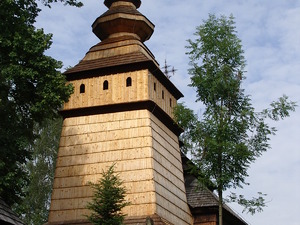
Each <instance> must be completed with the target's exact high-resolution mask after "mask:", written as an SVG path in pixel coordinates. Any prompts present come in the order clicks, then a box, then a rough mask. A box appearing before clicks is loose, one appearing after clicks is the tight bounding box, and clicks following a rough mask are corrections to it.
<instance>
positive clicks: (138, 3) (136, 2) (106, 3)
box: [104, 0, 141, 8]
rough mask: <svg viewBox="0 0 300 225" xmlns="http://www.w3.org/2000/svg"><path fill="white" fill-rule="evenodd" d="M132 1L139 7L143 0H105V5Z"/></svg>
mask: <svg viewBox="0 0 300 225" xmlns="http://www.w3.org/2000/svg"><path fill="white" fill-rule="evenodd" d="M120 1H122V2H132V3H133V4H134V5H135V7H136V8H139V7H140V6H141V0H105V1H104V5H106V6H107V7H108V8H110V6H111V5H112V4H113V3H114V2H120Z"/></svg>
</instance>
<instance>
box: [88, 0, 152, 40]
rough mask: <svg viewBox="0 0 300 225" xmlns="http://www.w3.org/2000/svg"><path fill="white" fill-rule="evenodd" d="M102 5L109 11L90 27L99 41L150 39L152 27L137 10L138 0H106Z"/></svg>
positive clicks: (139, 2)
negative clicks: (134, 38) (109, 39)
mask: <svg viewBox="0 0 300 225" xmlns="http://www.w3.org/2000/svg"><path fill="white" fill-rule="evenodd" d="M104 4H105V5H106V6H107V7H108V8H109V10H108V11H107V12H105V13H104V14H103V15H101V16H99V17H98V18H97V19H96V20H95V22H94V23H93V25H92V27H93V32H94V34H95V35H96V36H97V37H98V38H99V39H100V40H101V41H103V40H105V39H107V38H110V37H118V36H122V35H136V37H138V38H139V40H140V41H142V42H144V41H146V40H148V39H149V38H150V37H151V35H152V33H153V31H154V25H153V24H152V23H151V22H150V21H149V20H148V19H147V18H146V17H145V16H144V15H142V14H141V13H140V12H139V11H138V10H137V8H139V7H140V5H141V1H140V0H121V1H120V0H117V1H116V0H106V1H105V2H104Z"/></svg>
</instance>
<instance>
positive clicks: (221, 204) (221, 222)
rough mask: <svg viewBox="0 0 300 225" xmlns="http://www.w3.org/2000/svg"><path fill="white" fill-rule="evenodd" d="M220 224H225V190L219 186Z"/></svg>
mask: <svg viewBox="0 0 300 225" xmlns="http://www.w3.org/2000/svg"><path fill="white" fill-rule="evenodd" d="M218 195H219V225H223V191H222V189H220V188H219V190H218Z"/></svg>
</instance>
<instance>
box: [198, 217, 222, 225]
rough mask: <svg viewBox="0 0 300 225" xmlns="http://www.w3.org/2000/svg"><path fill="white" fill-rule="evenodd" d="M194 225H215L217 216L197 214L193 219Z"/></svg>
mask: <svg viewBox="0 0 300 225" xmlns="http://www.w3.org/2000/svg"><path fill="white" fill-rule="evenodd" d="M194 225H217V215H216V214H198V215H197V216H196V217H195V219H194Z"/></svg>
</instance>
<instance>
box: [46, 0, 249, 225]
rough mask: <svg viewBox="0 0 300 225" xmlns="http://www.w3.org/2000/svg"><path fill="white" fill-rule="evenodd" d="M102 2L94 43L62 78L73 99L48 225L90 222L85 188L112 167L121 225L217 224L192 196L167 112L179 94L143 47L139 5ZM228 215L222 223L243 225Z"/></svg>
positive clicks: (147, 27)
mask: <svg viewBox="0 0 300 225" xmlns="http://www.w3.org/2000/svg"><path fill="white" fill-rule="evenodd" d="M104 4H105V6H107V8H108V10H107V11H106V12H105V13H103V14H102V15H101V16H99V17H98V18H97V19H96V20H95V22H94V23H93V25H92V29H93V32H94V34H95V35H96V36H97V37H98V38H99V39H100V42H99V43H98V44H96V45H95V46H93V47H91V48H90V50H89V51H88V52H87V53H86V55H85V57H84V58H83V59H82V60H81V61H80V62H79V63H78V64H77V65H76V66H74V67H73V68H70V69H69V70H67V71H66V72H65V76H66V78H67V81H68V82H69V83H72V84H73V86H74V93H73V94H72V95H71V97H70V99H69V101H68V102H67V103H65V104H64V108H63V110H62V112H61V113H62V115H63V118H64V120H63V128H62V133H61V139H60V146H59V152H58V158H57V163H56V171H55V178H54V184H53V191H52V197H51V207H50V213H49V220H48V223H47V224H48V225H63V224H72V225H79V224H90V223H89V222H88V221H87V219H86V217H85V215H87V214H89V211H88V210H87V209H86V205H87V203H88V202H89V201H91V199H92V196H93V190H92V188H91V186H90V185H89V182H93V183H95V182H97V181H98V179H99V178H100V177H101V173H102V171H103V170H104V171H105V170H107V169H108V168H109V167H110V166H111V165H113V164H114V163H116V164H115V171H116V172H117V173H118V174H119V176H120V179H121V180H122V181H123V182H124V187H125V188H126V190H127V196H126V200H127V201H129V202H130V203H131V204H130V205H129V206H126V207H125V208H124V213H125V214H127V217H126V219H125V221H124V223H125V224H131V225H137V224H149V221H150V223H151V224H154V225H165V224H168V225H171V224H173V225H192V224H197V225H198V224H201V225H215V224H217V221H216V219H215V217H214V215H215V213H216V211H215V210H214V205H213V204H211V205H209V204H207V205H204V206H205V207H202V206H203V205H202V203H201V199H198V198H199V197H200V198H201V196H202V197H203V195H205V194H203V192H201V193H200V192H199V191H198V192H197V191H196V189H195V188H194V184H195V182H194V180H195V178H193V177H190V176H189V175H188V173H187V172H186V171H185V170H184V162H185V161H186V158H182V155H181V152H180V148H179V141H178V136H179V135H180V133H181V132H182V130H181V128H180V127H178V126H177V125H176V123H175V122H174V120H173V112H172V109H173V107H174V106H175V105H176V103H177V100H178V99H179V98H181V97H183V94H182V93H181V92H180V91H179V90H178V89H177V88H176V87H175V85H174V84H173V83H172V82H171V81H170V80H169V79H168V78H167V77H166V76H165V74H164V73H163V72H162V71H161V69H160V67H159V64H158V63H157V62H156V60H155V57H154V56H153V54H152V53H151V51H150V50H149V49H148V48H147V47H146V45H145V44H144V42H145V41H147V40H148V39H149V38H150V37H151V35H152V33H153V31H154V24H152V23H151V21H149V20H148V19H147V18H146V17H145V16H144V15H142V14H141V13H140V12H139V11H138V10H137V9H138V8H139V7H140V5H141V1H140V0H105V1H104ZM187 177H188V179H187ZM205 193H206V195H211V194H212V193H211V192H210V191H209V190H207V192H205ZM212 195H213V194H212ZM206 206H207V207H206ZM227 211H228V216H227V218H228V223H227V224H228V225H246V223H245V222H244V221H242V220H241V219H240V218H239V217H238V216H237V215H235V214H234V213H233V212H232V211H231V210H227ZM227 211H226V210H225V214H226V212H227ZM149 218H151V219H150V220H149ZM216 218H217V217H216ZM225 224H226V223H225Z"/></svg>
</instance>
